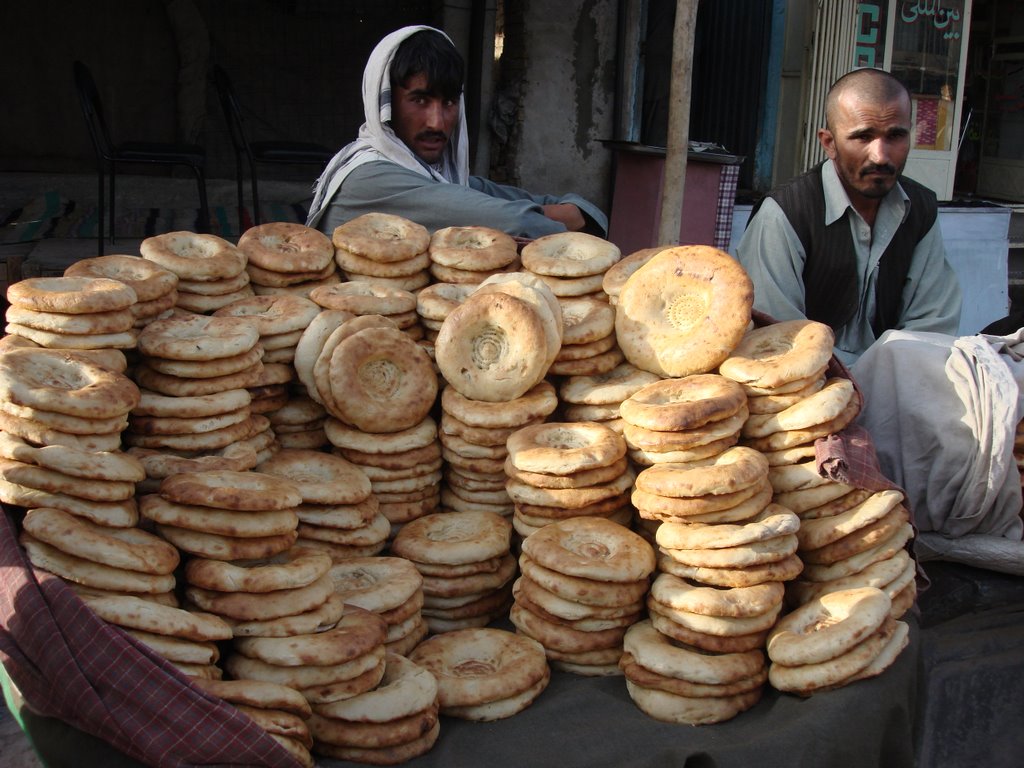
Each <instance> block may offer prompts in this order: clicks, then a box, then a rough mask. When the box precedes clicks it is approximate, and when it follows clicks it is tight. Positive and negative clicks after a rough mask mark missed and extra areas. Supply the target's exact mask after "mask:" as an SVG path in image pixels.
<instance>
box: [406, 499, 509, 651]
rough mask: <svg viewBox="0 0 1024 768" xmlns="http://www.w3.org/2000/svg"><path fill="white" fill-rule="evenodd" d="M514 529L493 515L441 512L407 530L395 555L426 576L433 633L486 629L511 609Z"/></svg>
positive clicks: (428, 616)
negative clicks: (410, 563) (511, 549)
mask: <svg viewBox="0 0 1024 768" xmlns="http://www.w3.org/2000/svg"><path fill="white" fill-rule="evenodd" d="M511 535H512V526H511V525H510V524H509V522H508V520H506V519H505V518H503V517H502V516H501V515H496V514H494V513H493V512H438V513H434V514H430V515H425V516H424V517H421V518H418V519H417V520H413V521H412V522H410V523H407V524H406V525H405V526H403V528H402V530H400V531H399V532H398V535H396V536H395V539H394V541H392V542H391V554H393V555H395V556H397V557H404V558H406V559H407V560H411V561H412V563H413V565H415V566H416V569H417V570H418V571H419V572H420V574H421V575H422V576H423V587H422V588H423V616H424V618H425V619H426V622H427V625H428V626H429V627H430V631H431V632H433V633H435V634H438V633H441V632H450V631H452V630H455V629H465V628H468V627H483V626H486V625H487V624H489V623H490V622H491V621H493V620H494V619H495V618H497V617H498V616H503V615H504V614H505V612H506V611H507V610H508V606H509V602H510V601H511V594H512V580H513V579H514V578H515V574H516V560H515V557H513V555H512V553H511V551H510V546H511Z"/></svg>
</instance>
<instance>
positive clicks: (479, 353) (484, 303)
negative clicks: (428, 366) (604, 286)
mask: <svg viewBox="0 0 1024 768" xmlns="http://www.w3.org/2000/svg"><path fill="white" fill-rule="evenodd" d="M561 346H562V310H561V307H560V305H559V304H558V300H557V299H556V298H555V296H554V294H552V293H551V291H550V290H549V289H548V288H547V287H546V286H545V285H544V283H543V282H541V281H540V280H539V279H538V278H537V277H535V276H532V275H530V274H529V273H525V272H507V273H502V274H498V275H494V276H492V277H489V278H487V279H486V280H485V281H484V282H483V283H481V284H480V285H479V286H478V287H477V289H476V290H475V291H474V292H473V293H472V294H470V295H469V296H468V297H467V298H466V299H465V300H464V301H462V303H461V304H459V306H457V307H455V308H454V309H453V310H452V311H451V312H449V313H448V316H447V317H446V318H445V319H444V322H442V324H441V328H440V330H439V331H438V335H437V338H436V339H435V340H434V359H435V361H436V362H437V368H438V370H439V371H440V372H441V376H442V377H443V378H444V379H445V381H446V382H447V384H448V385H449V386H450V387H451V388H453V389H455V390H456V391H457V392H459V394H461V395H463V396H464V397H466V398H469V399H471V400H483V401H486V402H504V401H510V400H515V399H517V398H519V397H522V396H523V395H524V394H526V393H527V392H528V391H529V390H530V389H532V388H533V387H534V386H536V385H537V384H538V383H540V382H541V381H543V380H544V377H545V376H546V375H547V372H548V369H549V368H550V367H551V364H552V363H553V362H554V360H555V357H556V356H557V355H558V351H559V350H560V349H561Z"/></svg>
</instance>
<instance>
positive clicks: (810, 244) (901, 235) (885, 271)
mask: <svg viewBox="0 0 1024 768" xmlns="http://www.w3.org/2000/svg"><path fill="white" fill-rule="evenodd" d="M823 164H824V163H819V164H818V165H816V166H815V167H814V168H812V169H811V170H809V171H807V173H804V174H802V175H800V176H797V177H796V178H794V179H792V180H790V181H788V182H786V183H785V184H783V185H781V186H779V187H777V188H776V189H774V190H772V191H771V192H770V193H769V194H768V196H769V197H771V198H772V199H774V200H775V202H776V203H778V204H779V207H780V208H782V211H783V213H785V214H786V218H787V219H789V223H790V224H791V225H792V227H793V229H794V230H795V231H796V234H797V237H799V238H800V243H801V244H802V245H803V247H804V252H805V253H806V254H807V260H806V262H805V263H804V272H803V280H804V303H805V305H806V312H807V317H809V318H810V319H812V320H817V321H818V322H822V323H825V324H826V325H829V326H831V327H832V328H833V329H834V330H836V331H838V330H839V329H840V328H842V327H843V326H844V325H846V324H847V323H848V322H849V321H850V320H851V319H852V318H853V316H854V314H855V313H856V311H857V302H858V295H857V255H856V252H855V251H854V247H853V235H852V234H851V233H850V223H849V221H848V219H847V217H846V216H841V217H840V218H839V219H838V220H837V221H835V222H834V223H832V224H831V225H829V226H825V193H824V189H823V187H822V182H821V167H822V165H823ZM900 186H901V187H903V191H904V192H906V193H907V197H909V198H910V215H909V216H907V218H906V219H905V220H904V222H903V223H902V224H901V225H900V226H899V228H898V229H897V230H896V234H895V235H894V236H893V239H892V242H891V243H889V247H888V248H886V249H885V252H884V253H883V254H882V258H881V260H880V261H879V263H878V280H877V281H876V283H875V316H874V317H872V318H871V327H872V329H873V330H874V332H875V336H876V337H878V336H881V335H882V332H883V331H886V330H888V329H890V328H895V327H896V323H897V321H898V320H899V314H900V302H901V300H902V297H903V287H904V284H905V283H906V281H907V273H908V272H909V271H910V262H911V259H912V258H913V255H914V248H915V247H916V246H917V244H918V243H919V242H920V241H921V239H922V238H923V237H924V236H925V235H926V234H928V231H929V230H930V229H931V228H932V225H934V224H935V218H936V216H938V206H937V204H936V200H935V193H934V192H932V191H931V190H930V189H928V188H927V187H925V186H922V185H921V184H918V183H917V182H916V181H913V180H912V179H908V178H907V177H906V176H901V177H900ZM760 205H761V201H759V202H758V203H757V205H755V206H754V208H753V210H752V211H751V212H750V218H751V219H753V218H754V214H756V213H757V210H758V208H759V207H760Z"/></svg>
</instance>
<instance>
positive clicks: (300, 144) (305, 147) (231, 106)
mask: <svg viewBox="0 0 1024 768" xmlns="http://www.w3.org/2000/svg"><path fill="white" fill-rule="evenodd" d="M213 82H214V85H215V86H216V88H217V95H218V97H219V98H220V104H221V107H222V108H223V109H224V118H225V119H226V121H227V124H228V132H229V133H230V135H231V145H232V147H234V150H235V180H236V182H237V184H238V229H239V233H241V232H242V231H243V230H244V227H245V224H244V223H243V221H242V208H243V205H244V199H243V195H242V176H243V175H244V174H243V171H242V157H243V155H244V156H245V158H246V160H247V162H248V165H249V184H250V187H251V190H252V220H253V223H254V224H259V223H260V195H259V185H258V178H257V176H258V174H257V168H256V166H257V164H258V163H275V164H279V165H316V166H319V167H320V168H323V167H324V166H325V165H327V163H328V161H330V159H331V158H332V157H334V150H332V149H330V148H329V147H325V146H323V145H322V144H315V143H313V142H308V141H290V140H267V141H249V139H248V136H247V135H246V132H245V123H244V121H243V119H242V108H241V106H240V104H239V102H238V98H237V97H236V95H235V89H234V86H233V85H232V83H231V78H230V77H229V76H228V73H227V72H226V71H224V68H223V67H221V66H220V65H217V64H215V65H214V66H213Z"/></svg>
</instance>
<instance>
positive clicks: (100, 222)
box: [96, 161, 106, 256]
mask: <svg viewBox="0 0 1024 768" xmlns="http://www.w3.org/2000/svg"><path fill="white" fill-rule="evenodd" d="M96 179H97V180H98V182H99V189H98V191H97V194H96V255H97V256H102V255H103V245H104V243H103V239H104V234H105V231H104V230H105V229H106V207H105V206H104V205H103V200H104V195H105V194H106V192H105V190H104V189H103V163H102V161H101V162H100V163H99V165H98V166H97V168H96Z"/></svg>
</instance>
